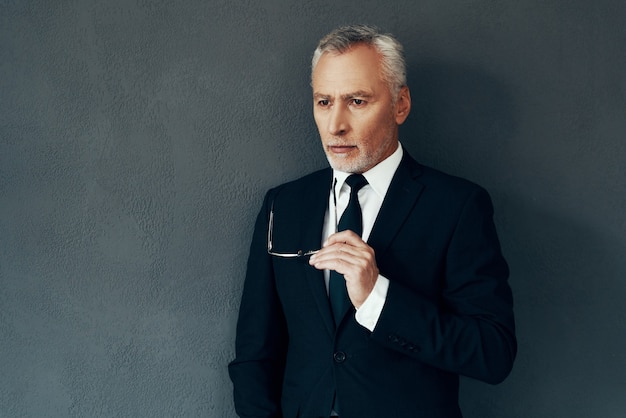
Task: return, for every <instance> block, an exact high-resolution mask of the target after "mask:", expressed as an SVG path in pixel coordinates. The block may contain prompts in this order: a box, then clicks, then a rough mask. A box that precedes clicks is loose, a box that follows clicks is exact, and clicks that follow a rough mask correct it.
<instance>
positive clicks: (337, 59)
mask: <svg viewBox="0 0 626 418" xmlns="http://www.w3.org/2000/svg"><path fill="white" fill-rule="evenodd" d="M312 84H313V90H314V91H315V92H317V91H320V92H323V91H324V90H325V89H330V90H346V89H348V90H351V89H355V88H356V89H366V88H369V89H373V88H375V87H377V86H379V85H380V84H384V82H383V76H382V69H381V56H380V53H379V52H378V51H376V49H374V48H373V47H371V46H368V45H357V46H354V47H352V48H351V49H349V50H348V51H346V52H344V53H341V54H338V53H334V52H326V53H324V54H323V55H322V56H321V57H320V59H319V61H318V62H317V65H316V67H315V69H314V70H313V74H312Z"/></svg>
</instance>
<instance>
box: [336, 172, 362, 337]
mask: <svg viewBox="0 0 626 418" xmlns="http://www.w3.org/2000/svg"><path fill="white" fill-rule="evenodd" d="M346 183H347V184H348V186H350V201H349V202H348V206H347V207H346V210H345V211H344V212H343V215H341V219H340V220H339V223H338V224H337V232H340V231H345V230H350V231H352V232H354V233H355V234H357V235H359V236H361V235H362V234H363V214H362V213H361V205H360V204H359V197H358V193H359V190H360V189H361V188H362V187H363V186H365V185H366V184H367V180H365V177H363V176H362V175H361V174H351V175H350V176H349V177H348V178H347V179H346ZM328 297H329V298H330V306H331V308H332V310H333V316H334V318H335V324H337V325H339V321H341V318H342V317H343V314H344V313H345V312H346V310H347V308H348V306H350V299H349V298H348V291H347V290H346V280H345V279H344V278H343V275H342V274H339V273H337V272H336V271H334V270H331V271H330V280H329V282H328Z"/></svg>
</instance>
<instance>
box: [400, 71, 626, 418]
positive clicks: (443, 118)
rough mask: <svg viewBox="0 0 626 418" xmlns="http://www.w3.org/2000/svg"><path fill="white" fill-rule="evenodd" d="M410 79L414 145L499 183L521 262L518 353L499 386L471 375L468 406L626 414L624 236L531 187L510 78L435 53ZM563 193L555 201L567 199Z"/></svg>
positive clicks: (439, 161)
mask: <svg viewBox="0 0 626 418" xmlns="http://www.w3.org/2000/svg"><path fill="white" fill-rule="evenodd" d="M409 86H410V88H411V95H412V102H413V109H412V110H411V116H410V118H409V119H408V120H407V122H406V123H405V125H404V126H403V127H402V130H401V140H402V142H403V144H404V146H405V147H406V148H407V149H408V150H409V152H411V154H412V155H413V156H414V157H416V158H417V160H418V161H421V162H422V163H424V164H426V165H430V166H433V167H435V168H438V169H441V170H443V171H446V172H449V173H451V174H456V175H461V176H463V177H467V178H469V179H470V180H474V181H477V182H478V183H480V184H483V185H484V186H486V187H487V188H488V189H489V191H490V193H491V195H492V197H493V199H494V204H495V206H496V222H497V224H498V225H497V226H498V230H499V233H500V238H501V241H502V243H503V247H504V250H505V255H506V257H507V260H508V261H509V264H510V266H511V286H512V287H513V291H514V297H515V312H516V322H517V329H518V340H519V351H518V358H517V361H516V364H515V367H514V369H513V372H512V374H511V376H510V377H509V378H508V379H507V380H506V381H505V383H503V384H501V385H499V386H490V385H486V384H483V383H480V382H477V381H474V380H471V379H463V381H462V383H463V385H462V391H461V402H462V405H463V410H464V413H465V415H466V416H467V417H468V418H472V417H476V418H478V417H480V418H490V417H494V418H495V417H498V418H505V417H519V416H553V417H587V416H605V417H613V416H621V415H620V414H622V413H623V411H624V410H626V398H624V397H623V396H622V395H623V391H624V390H625V389H626V381H625V380H624V379H623V376H625V375H626V360H625V357H624V355H623V354H622V353H623V349H624V347H626V332H625V329H624V323H626V304H624V303H623V301H624V300H626V284H625V283H624V280H623V278H624V277H626V262H625V261H624V260H623V254H624V253H626V248H625V247H626V245H624V241H623V237H619V236H613V235H611V232H612V231H607V230H606V228H604V229H602V226H601V225H594V222H593V220H591V219H589V218H585V217H582V216H576V215H575V213H576V211H574V210H571V211H570V210H569V209H568V210H559V209H555V210H553V211H552V213H551V212H550V208H549V207H547V204H546V205H545V206H541V204H540V203H538V202H536V201H534V199H532V198H530V197H527V196H528V195H529V192H528V191H527V192H526V193H524V191H525V190H524V189H525V188H529V187H533V186H529V185H527V184H525V183H524V177H525V173H526V170H532V169H533V167H527V166H524V165H520V164H519V161H518V160H517V158H516V155H515V149H516V148H519V144H517V145H518V147H515V146H514V145H515V143H514V141H524V138H520V137H516V136H517V135H518V132H517V131H518V126H517V121H516V115H517V110H516V104H515V101H514V98H513V96H512V94H511V93H510V90H509V89H508V88H507V87H506V86H505V85H504V84H503V83H501V82H499V81H498V80H496V79H495V78H494V77H491V76H490V75H488V74H486V73H484V72H481V71H480V70H477V69H474V68H468V67H464V66H462V65H453V64H446V63H442V62H434V61H431V62H428V61H425V62H424V63H420V65H418V66H415V67H414V68H409ZM536 152H540V150H537V151H536ZM572 164H574V163H572ZM571 169H572V170H574V169H575V167H574V166H572V167H571ZM551 181H553V179H546V183H549V182H551ZM539 187H541V185H539ZM546 187H548V186H546ZM581 193H584V192H582V191H581ZM584 198H585V197H584V196H581V199H583V200H584ZM554 199H555V201H553V202H549V203H551V205H552V206H554V207H559V204H561V206H560V207H563V205H562V202H557V201H556V199H558V197H555V198H554ZM545 203H548V202H545ZM590 204H594V205H598V206H600V207H601V205H602V204H603V202H592V203H590ZM598 224H599V223H598ZM618 229H619V228H618ZM620 393H621V395H620Z"/></svg>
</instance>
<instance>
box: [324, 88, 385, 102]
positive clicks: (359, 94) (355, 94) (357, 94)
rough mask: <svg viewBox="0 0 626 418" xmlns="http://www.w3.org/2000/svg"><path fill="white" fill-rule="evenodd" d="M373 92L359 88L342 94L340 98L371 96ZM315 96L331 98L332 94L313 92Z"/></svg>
mask: <svg viewBox="0 0 626 418" xmlns="http://www.w3.org/2000/svg"><path fill="white" fill-rule="evenodd" d="M372 96H373V94H372V93H371V92H368V91H365V90H357V91H355V92H352V93H346V94H342V95H341V96H340V98H341V99H342V100H349V99H353V98H355V97H365V98H369V97H372ZM313 98H315V99H330V98H331V95H330V94H323V93H313Z"/></svg>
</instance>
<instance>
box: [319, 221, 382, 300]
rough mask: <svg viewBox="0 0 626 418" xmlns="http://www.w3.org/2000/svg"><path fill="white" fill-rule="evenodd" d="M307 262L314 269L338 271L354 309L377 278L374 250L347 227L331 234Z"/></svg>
mask: <svg viewBox="0 0 626 418" xmlns="http://www.w3.org/2000/svg"><path fill="white" fill-rule="evenodd" d="M309 264H310V265H312V266H313V267H315V268H316V269H318V270H334V271H336V272H337V273H340V274H342V275H343V277H344V278H345V280H346V288H347V290H348V296H349V297H350V300H351V302H352V304H353V305H354V306H355V307H356V308H357V309H358V308H359V307H360V306H361V305H362V304H363V302H364V301H365V299H366V298H367V297H368V296H369V294H370V293H371V291H372V289H373V288H374V284H375V283H376V279H377V278H378V266H377V265H376V257H375V254H374V250H373V249H372V248H371V247H370V246H369V245H367V243H365V242H364V241H363V240H362V239H361V238H360V237H359V236H358V235H356V234H354V233H353V232H351V231H344V232H340V233H337V234H334V235H333V236H331V237H330V238H329V239H328V240H327V241H326V242H325V243H324V246H323V247H322V249H321V250H320V251H319V252H318V253H317V254H314V255H312V256H311V258H310V260H309Z"/></svg>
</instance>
